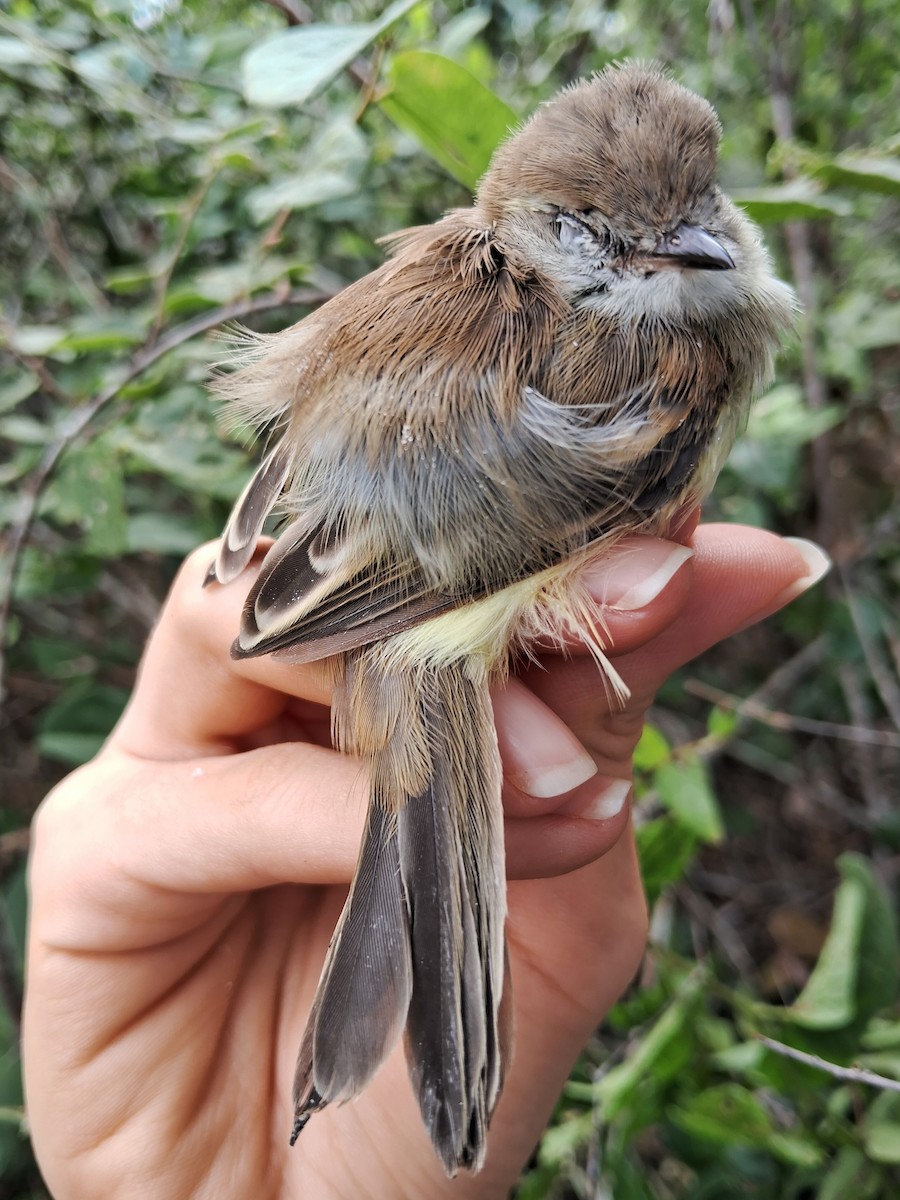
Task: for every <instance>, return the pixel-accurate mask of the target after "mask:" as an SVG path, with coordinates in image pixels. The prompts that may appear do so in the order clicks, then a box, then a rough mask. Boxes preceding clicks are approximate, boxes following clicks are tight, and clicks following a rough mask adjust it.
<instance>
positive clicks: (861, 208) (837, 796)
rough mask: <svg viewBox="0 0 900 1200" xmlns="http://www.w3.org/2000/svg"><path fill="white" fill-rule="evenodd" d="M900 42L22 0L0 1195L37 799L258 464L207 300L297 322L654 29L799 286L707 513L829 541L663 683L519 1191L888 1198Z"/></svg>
mask: <svg viewBox="0 0 900 1200" xmlns="http://www.w3.org/2000/svg"><path fill="white" fill-rule="evenodd" d="M322 22H327V23H329V24H327V25H323V24H322ZM310 39H312V40H310ZM898 43H900V19H898V9H897V4H896V3H895V0H817V3H815V4H813V3H812V2H811V0H711V3H709V4H708V5H707V4H705V3H703V4H701V3H698V2H696V0H671V2H670V3H668V4H667V5H666V6H665V7H664V8H662V7H658V6H656V5H653V4H650V3H649V2H648V0H620V2H618V3H616V2H611V3H608V4H603V3H598V2H594V0H580V2H576V3H573V4H571V5H567V6H557V5H549V4H539V3H536V2H533V0H521V2H520V0H497V2H495V3H491V4H470V5H464V4H462V3H460V2H459V0H421V2H419V3H414V2H411V0H406V2H404V0H398V3H396V4H394V5H392V6H391V7H390V9H388V10H385V6H384V5H383V4H379V3H378V2H377V0H343V2H324V3H321V4H320V5H318V6H317V9H316V13H315V15H313V14H312V13H310V12H309V11H307V10H306V9H305V8H304V7H303V6H302V5H301V4H299V3H294V0H269V3H263V2H262V0H259V2H257V3H251V2H249V0H245V2H238V0H223V2H222V3H220V4H218V5H216V6H210V5H208V4H204V3H201V2H200V0H185V2H184V3H183V4H181V5H179V4H178V3H177V0H174V2H173V0H165V2H164V0H133V2H132V0H97V2H96V3H88V2H86V0H72V2H68V3H67V2H64V0H43V2H42V3H40V4H38V3H37V2H36V0H0V446H2V452H0V483H2V495H0V525H2V528H3V530H4V532H3V549H4V564H3V572H2V574H0V620H2V643H3V646H4V649H5V652H6V655H5V661H4V665H3V675H2V685H0V686H2V692H0V694H2V698H3V715H2V719H0V872H2V896H3V912H2V920H0V991H2V999H3V1004H2V1005H0V1196H3V1197H7V1196H8V1197H15V1198H19V1200H22V1198H24V1197H29V1196H30V1197H39V1196H43V1195H44V1194H45V1193H44V1191H43V1188H42V1184H41V1182H40V1178H39V1175H38V1172H37V1169H36V1167H35V1166H34V1164H33V1161H32V1159H31V1157H30V1154H29V1150H28V1143H27V1133H26V1130H25V1126H24V1123H23V1120H22V1112H21V1099H22V1098H21V1086H20V1082H19V1073H18V1062H17V1052H16V1042H17V1024H18V1006H19V997H20V990H21V966H20V964H21V944H22V936H23V928H24V907H25V901H24V865H23V858H24V854H25V851H26V849H27V831H26V830H27V823H28V820H29V817H30V815H31V813H32V811H33V809H34V807H35V805H36V804H37V802H38V801H39V799H40V797H41V796H42V795H43V794H44V793H45V791H46V790H47V789H48V787H49V786H50V785H52V783H53V782H54V781H55V780H56V779H57V778H59V777H60V776H61V775H62V774H63V773H64V772H65V771H66V770H68V769H70V768H71V767H73V766H75V765H77V764H78V763H80V762H83V761H85V760H86V759H87V758H88V757H90V755H91V754H92V753H93V752H94V751H95V750H96V748H97V747H98V746H99V745H100V743H101V741H102V739H103V737H104V735H105V734H106V732H107V731H108V730H109V728H110V726H111V724H112V723H113V721H114V720H115V718H116V716H117V714H118V712H119V711H120V709H121V707H122V705H123V703H124V700H125V698H126V696H127V693H128V689H129V687H130V685H131V681H132V678H133V672H134V667H135V663H136V660H137V657H138V654H139V652H140V649H141V646H142V643H143V641H144V639H145V637H146V634H147V632H148V630H149V628H150V625H151V623H152V621H153V619H154V614H155V612H156V610H157V608H158V605H159V602H160V600H161V598H162V596H163V595H164V594H165V590H166V587H167V584H168V582H169V580H170V578H171V576H172V574H173V572H174V570H175V568H176V566H177V563H178V561H179V558H180V556H182V555H183V554H184V553H185V552H186V551H188V550H189V549H190V548H192V547H193V546H194V545H196V544H197V543H198V542H200V541H201V540H203V539H206V538H211V537H214V536H215V535H216V534H217V532H218V530H219V529H220V527H221V524H222V521H223V519H224V516H225V514H226V511H227V507H228V504H229V502H230V500H231V499H233V497H234V496H235V495H236V494H237V492H238V491H239V490H240V487H241V486H242V482H243V481H244V479H245V478H246V475H247V473H248V467H249V462H250V460H251V459H252V456H253V449H252V447H250V448H249V449H248V448H247V446H246V444H245V441H246V439H245V438H244V437H242V436H240V431H238V434H237V435H231V434H228V433H226V432H224V431H223V430H222V429H221V428H219V426H218V425H217V422H216V415H215V413H214V412H213V411H212V408H211V406H210V404H209V401H208V399H207V396H206V393H205V389H204V381H205V378H206V376H207V374H208V370H209V367H210V364H211V363H212V362H213V361H214V360H215V359H216V357H217V355H218V354H219V348H218V347H217V344H216V341H215V339H214V337H213V336H212V331H213V330H214V329H215V328H217V327H218V326H220V325H221V324H222V322H223V321H225V320H227V319H230V318H234V317H240V319H241V320H243V321H245V322H247V323H249V324H252V325H255V326H258V327H260V328H263V327H264V328H277V327H281V326H283V325H285V324H287V323H288V322H290V321H292V320H295V319H296V318H297V317H298V316H299V315H300V314H301V313H302V312H303V311H305V309H306V308H307V307H308V306H310V305H311V304H314V303H317V302H318V301H319V300H320V299H321V298H323V297H324V296H326V295H328V294H331V293H332V292H333V291H334V290H335V289H337V288H338V287H340V286H341V285H342V284H343V283H345V282H347V281H349V280H351V279H353V278H356V277H358V276H359V275H361V274H363V273H364V272H365V271H367V270H369V269H370V268H371V267H372V266H374V265H375V264H376V263H377V262H378V261H380V258H381V254H380V251H379V249H378V248H377V246H376V245H375V239H376V238H377V237H379V236H380V235H382V234H386V233H389V232H391V231H392V230H395V229H397V228H400V227H402V226H404V225H408V224H414V223H417V222H423V221H429V220H432V219H433V218H434V217H435V216H437V215H438V214H439V213H440V212H441V211H442V210H444V209H445V208H447V207H450V206H453V205H459V204H466V203H468V196H469V189H470V188H471V186H472V185H473V183H474V182H475V180H476V179H477V177H478V175H479V173H480V171H481V170H482V169H483V167H484V165H485V163H486V161H487V158H488V156H489V154H490V150H491V148H492V146H493V144H494V142H495V141H496V140H497V138H498V137H499V136H501V134H502V132H503V131H504V130H505V128H506V126H507V124H508V123H509V121H510V120H511V119H513V116H514V115H525V114H527V113H528V112H529V111H531V109H532V108H533V107H534V106H535V104H536V103H538V102H539V101H540V100H542V99H544V98H546V97H547V96H549V95H550V94H551V93H552V92H553V91H554V90H555V89H556V87H558V86H559V85H560V84H562V83H564V82H567V81H569V80H570V79H572V78H575V77H577V76H579V75H583V74H585V73H588V72H590V71H591V70H594V69H597V68H599V67H601V66H603V65H604V64H605V63H606V62H607V61H609V60H610V59H613V58H616V57H621V56H623V55H629V54H632V55H640V56H644V57H650V56H653V57H658V58H659V59H661V60H662V61H664V62H665V63H667V64H670V65H671V67H672V68H673V70H674V72H675V74H676V75H677V76H678V77H679V78H680V79H682V80H683V82H685V83H686V84H688V85H689V86H691V87H693V88H695V89H696V90H698V91H700V92H702V93H704V94H705V95H707V96H708V97H709V98H710V99H711V100H712V102H713V103H714V104H715V105H716V107H717V109H718V111H719V113H720V115H721V117H722V120H723V124H724V126H725V131H726V134H725V142H724V150H723V168H722V178H723V182H724V183H725V185H726V187H727V188H728V189H729V190H730V191H731V192H732V193H733V194H735V195H737V196H738V198H739V199H740V200H741V202H742V203H744V204H746V206H747V207H748V209H749V210H750V211H751V212H752V214H753V215H754V216H755V217H756V218H757V219H759V220H761V221H763V222H765V223H766V224H767V236H768V239H769V241H770V243H771V245H772V246H773V248H774V250H775V252H776V254H777V257H778V259H779V264H780V268H781V270H782V273H783V274H784V276H785V277H786V278H789V279H791V280H792V282H793V283H794V284H795V286H796V287H797V290H798V292H799V294H800V296H801V299H802V301H803V305H804V308H805V311H806V316H805V318H804V321H803V324H802V329H801V333H800V336H799V337H798V339H797V341H796V343H794V344H793V345H791V346H789V347H787V348H786V352H785V355H784V357H783V360H782V365H781V374H780V377H779V380H778V382H777V384H776V386H775V387H774V388H773V390H772V392H771V393H770V394H769V395H768V396H767V397H765V398H764V399H763V400H762V401H761V402H760V404H759V405H758V406H757V409H756V412H755V414H754V417H753V418H752V420H751V424H750V428H749V430H748V434H747V436H746V437H745V438H744V439H743V441H742V442H741V443H740V444H739V446H738V447H737V448H736V451H735V453H734V455H733V458H732V461H731V465H730V466H729V468H728V469H727V471H726V473H725V475H724V476H723V479H722V481H721V486H720V488H719V491H718V493H717V498H716V501H715V510H717V513H718V515H719V516H721V517H724V518H725V519H729V520H750V521H755V522H759V523H762V524H764V525H767V526H769V527H771V528H775V529H778V530H779V531H782V532H787V533H791V534H794V535H804V536H813V537H815V538H817V539H818V540H819V541H821V542H822V543H823V544H824V545H825V546H826V547H827V548H828V549H829V551H830V552H831V553H832V555H833V556H834V558H835V560H836V564H837V565H836V569H835V571H834V573H833V574H832V576H831V578H830V580H829V581H828V582H827V584H826V585H825V586H822V587H820V588H818V589H816V591H815V592H814V594H813V595H811V596H807V597H805V598H803V599H802V600H801V601H800V602H798V603H796V604H795V605H793V606H791V608H790V610H789V611H788V612H787V613H785V614H783V615H782V616H781V617H779V618H777V619H775V620H772V621H769V622H767V623H766V624H765V625H764V626H763V627H761V628H758V629H754V630H750V631H748V632H746V633H744V634H742V635H741V636H740V637H739V638H736V639H734V640H733V641H732V642H731V643H729V645H728V646H727V647H725V648H724V649H720V650H719V651H717V652H715V653H713V654H711V655H709V656H707V657H706V658H705V659H704V660H703V661H702V662H701V663H699V664H694V665H693V666H692V667H691V668H690V669H689V671H687V672H686V673H685V674H684V676H683V677H682V678H680V679H678V680H676V681H673V683H672V684H671V685H670V686H669V687H668V688H667V689H666V691H665V694H664V695H663V696H662V697H661V698H660V704H659V707H658V709H657V711H656V712H655V714H654V722H653V727H652V728H651V729H650V730H648V732H647V734H646V735H645V738H644V741H643V742H642V745H641V751H640V764H639V765H640V768H641V771H640V782H641V787H640V793H641V796H640V802H639V812H640V819H641V827H640V830H639V839H640V849H641V854H642V860H643V865H644V869H645V877H646V880H647V886H648V892H649V894H650V897H651V900H652V901H653V904H654V915H653V931H652V946H651V949H650V952H649V954H648V958H647V963H646V967H645V970H644V974H643V977H642V980H641V981H640V986H639V987H637V988H635V990H634V991H633V992H632V994H631V995H630V996H629V997H628V998H626V999H625V1000H624V1001H623V1002H622V1003H621V1004H620V1005H619V1006H618V1008H617V1010H616V1011H615V1013H614V1014H613V1017H612V1019H611V1020H610V1022H609V1023H608V1024H607V1026H606V1027H605V1028H604V1029H603V1030H602V1031H600V1032H598V1034H597V1036H596V1038H595V1040H594V1042H593V1043H592V1044H591V1045H590V1046H589V1047H588V1048H587V1051H586V1053H585V1056H584V1059H583V1061H582V1062H581V1064H580V1065H579V1067H578V1068H577V1070H576V1072H575V1074H574V1075H573V1078H572V1080H571V1082H570V1084H569V1086H568V1088H567V1090H566V1093H565V1095H564V1096H563V1097H562V1099H561V1100H560V1104H559V1107H558V1112H557V1117H556V1119H555V1122H554V1125H553V1126H552V1128H551V1129H550V1130H549V1131H548V1133H547V1135H546V1137H545V1139H544V1141H543V1143H542V1145H541V1147H540V1148H539V1150H538V1151H537V1153H536V1156H535V1158H534V1161H533V1163H532V1166H531V1168H530V1169H529V1171H528V1172H527V1174H526V1175H525V1177H524V1178H523V1180H522V1182H521V1185H520V1189H519V1196H520V1198H521V1200H536V1198H538V1197H567V1198H568V1197H598V1198H599V1197H615V1200H650V1198H652V1200H674V1198H682V1197H684V1198H685V1200H687V1198H690V1200H716V1198H719V1197H721V1198H722V1200H726V1198H727V1200H732V1198H733V1197H737V1196H741V1197H759V1198H761V1200H763V1198H764V1200H772V1198H774V1197H785V1198H797V1200H805V1198H817V1200H841V1198H842V1197H845V1196H847V1195H850V1194H853V1195H854V1196H856V1197H858V1198H859V1200H865V1198H870V1197H871V1198H875V1197H885V1198H886V1197H889V1196H895V1195H897V1194H898V1188H900V1096H898V1095H897V1091H896V1087H895V1090H893V1091H892V1090H890V1089H889V1087H888V1084H889V1082H890V1081H892V1080H898V1079H900V1009H898V1007H897V989H898V954H897V940H896V932H895V914H896V907H897V883H898V878H897V873H898V847H900V818H898V813H897V808H896V804H895V797H896V794H897V784H898V779H900V628H898V617H897V613H898V605H897V595H898V590H900V553H898V536H897V535H898V524H900V510H898V508H897V505H896V504H895V503H894V497H895V495H896V487H897V480H898V479H900V448H898V447H900V442H898V425H900V405H898V401H900V387H898V376H900V372H898V360H900V236H898V228H900V222H898V199H897V197H898V193H900V158H898V152H900V139H898V136H897V128H896V114H897V112H898V99H900V97H898V90H900V89H898V83H897V72H896V47H897V45H898ZM736 697H743V698H744V699H745V701H748V700H749V702H744V703H740V702H739V701H738V700H736V699H735V698H736ZM832 914H833V917H832ZM760 1036H767V1037H769V1038H772V1039H774V1040H775V1042H777V1043H779V1044H780V1045H781V1046H782V1047H783V1046H788V1047H794V1048H798V1049H800V1050H801V1051H804V1052H807V1053H812V1054H817V1055H821V1056H822V1057H824V1058H825V1059H827V1060H828V1061H829V1062H831V1063H833V1064H838V1065H841V1064H843V1065H844V1066H846V1065H848V1064H855V1068H865V1069H867V1070H869V1071H872V1072H875V1073H876V1074H877V1075H879V1076H881V1077H883V1081H882V1083H881V1085H878V1086H871V1085H870V1084H868V1083H865V1082H862V1077H861V1076H860V1073H859V1070H858V1069H854V1070H851V1072H850V1077H849V1078H839V1077H836V1076H835V1075H834V1073H833V1072H832V1073H831V1074H829V1073H827V1072H823V1071H822V1070H819V1069H815V1068H813V1067H811V1066H809V1065H807V1064H804V1063H799V1062H797V1061H795V1060H793V1059H790V1058H787V1057H785V1056H784V1053H783V1049H777V1048H776V1049H773V1048H771V1047H770V1046H769V1044H768V1043H764V1042H762V1041H760V1040H759V1039H760Z"/></svg>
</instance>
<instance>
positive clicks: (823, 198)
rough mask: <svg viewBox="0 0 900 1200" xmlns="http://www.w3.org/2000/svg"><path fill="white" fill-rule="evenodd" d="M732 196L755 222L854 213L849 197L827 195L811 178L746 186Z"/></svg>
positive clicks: (838, 215) (794, 219) (842, 215)
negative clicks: (769, 185)
mask: <svg viewBox="0 0 900 1200" xmlns="http://www.w3.org/2000/svg"><path fill="white" fill-rule="evenodd" d="M732 199H733V200H734V201H735V203H737V204H739V205H740V206H741V208H743V209H744V210H745V211H746V212H747V213H748V215H749V216H751V217H752V218H753V220H754V221H760V222H762V223H763V224H766V223H768V222H773V221H798V220H806V219H807V218H822V217H846V216H848V215H849V214H850V213H851V212H852V208H851V206H850V205H849V204H848V203H847V201H846V200H841V199H840V198H839V197H837V196H828V195H825V194H824V193H823V192H821V191H820V190H819V189H818V188H817V187H816V185H815V184H814V183H812V182H811V181H810V180H808V179H796V180H791V182H790V183H778V184H773V185H772V186H771V187H760V188H745V189H744V190H743V191H740V192H737V193H735V194H733V196H732Z"/></svg>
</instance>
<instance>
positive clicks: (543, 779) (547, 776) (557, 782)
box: [510, 753, 597, 800]
mask: <svg viewBox="0 0 900 1200" xmlns="http://www.w3.org/2000/svg"><path fill="white" fill-rule="evenodd" d="M596 774H597V764H596V763H595V762H594V760H593V759H592V758H591V757H590V755H589V754H587V753H585V754H578V755H576V756H575V757H574V758H570V759H569V761H568V762H563V763H558V764H557V765H556V766H552V767H541V768H539V769H535V770H531V771H519V772H515V773H513V774H512V775H511V776H510V782H511V783H514V784H515V786H516V787H517V788H519V789H520V791H523V792H525V793H526V794H527V795H529V796H534V798H535V799H536V800H545V799H547V798H548V797H550V796H564V795H565V794H566V792H571V791H572V789H573V788H577V787H581V785H582V784H583V783H587V781H588V780H589V779H593V777H594V776H595V775H596Z"/></svg>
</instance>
